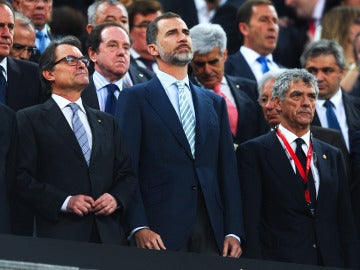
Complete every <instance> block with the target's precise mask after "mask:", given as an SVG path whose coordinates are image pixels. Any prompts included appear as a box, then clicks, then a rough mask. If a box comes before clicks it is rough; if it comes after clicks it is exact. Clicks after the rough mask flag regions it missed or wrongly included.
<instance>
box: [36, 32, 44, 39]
mask: <svg viewBox="0 0 360 270" xmlns="http://www.w3.org/2000/svg"><path fill="white" fill-rule="evenodd" d="M44 36H45V35H44V33H43V32H41V31H38V32H36V37H37V38H43V37H44Z"/></svg>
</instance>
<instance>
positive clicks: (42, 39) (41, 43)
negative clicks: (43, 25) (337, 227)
mask: <svg viewBox="0 0 360 270" xmlns="http://www.w3.org/2000/svg"><path fill="white" fill-rule="evenodd" d="M36 38H37V39H38V40H39V48H38V49H39V51H40V52H41V53H43V51H45V49H46V44H45V35H44V33H43V32H41V31H38V32H36Z"/></svg>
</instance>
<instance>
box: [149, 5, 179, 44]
mask: <svg viewBox="0 0 360 270" xmlns="http://www.w3.org/2000/svg"><path fill="white" fill-rule="evenodd" d="M172 18H179V19H181V17H180V15H178V14H176V13H173V12H166V13H164V14H162V15H160V16H159V17H156V18H155V19H154V20H153V21H152V22H151V23H150V24H149V26H148V28H147V29H146V43H147V44H148V45H149V44H154V43H155V42H156V36H157V34H158V33H159V28H158V22H159V21H161V20H164V19H172Z"/></svg>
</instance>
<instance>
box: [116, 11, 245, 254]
mask: <svg viewBox="0 0 360 270" xmlns="http://www.w3.org/2000/svg"><path fill="white" fill-rule="evenodd" d="M146 41H147V44H148V50H149V53H150V54H151V55H153V56H154V57H155V59H156V61H157V64H158V67H159V71H157V72H156V76H155V77H154V78H153V79H152V80H150V81H148V82H146V83H143V84H139V85H136V86H134V87H131V88H128V89H125V90H124V91H122V92H121V93H120V96H119V99H118V104H117V111H116V113H115V117H116V119H117V121H118V123H119V125H120V129H121V130H122V131H123V135H124V137H125V139H126V142H127V144H128V146H129V148H130V152H131V154H132V158H133V162H134V167H135V170H136V172H137V175H138V176H139V187H138V192H137V195H136V198H135V200H134V201H133V202H132V204H131V205H130V206H129V208H128V211H127V214H128V219H127V220H128V221H129V223H128V224H127V225H126V229H127V233H128V235H129V237H130V238H129V239H131V240H134V241H135V245H136V246H137V247H141V248H148V249H157V250H163V249H168V250H176V251H186V252H196V253H202V254H217V255H222V256H229V257H239V256H240V255H241V253H242V250H241V246H240V241H241V239H243V237H244V234H243V225H242V210H241V209H242V208H241V198H240V188H239V183H238V181H237V179H236V177H237V171H236V160H235V156H234V149H233V144H232V135H231V130H230V126H229V120H228V115H227V110H226V102H225V100H224V99H223V98H222V97H220V96H219V95H216V94H215V93H212V92H210V91H207V90H204V89H201V88H199V87H197V86H195V85H193V84H192V83H191V82H189V78H188V74H187V65H188V63H189V62H190V61H191V59H192V57H193V53H192V43H191V38H190V34H189V29H188V28H187V26H186V24H185V23H184V21H183V20H182V19H181V18H180V16H179V15H177V14H175V13H165V14H163V15H161V16H159V17H157V18H155V19H154V20H153V21H152V22H151V23H150V24H149V26H148V28H147V33H146Z"/></svg>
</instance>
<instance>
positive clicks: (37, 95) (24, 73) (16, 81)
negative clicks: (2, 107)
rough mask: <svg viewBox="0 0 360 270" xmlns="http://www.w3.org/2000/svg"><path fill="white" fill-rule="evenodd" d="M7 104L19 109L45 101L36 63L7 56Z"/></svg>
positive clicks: (16, 109)
mask: <svg viewBox="0 0 360 270" xmlns="http://www.w3.org/2000/svg"><path fill="white" fill-rule="evenodd" d="M7 79H8V80H7V81H8V87H7V91H6V105H7V106H9V107H10V108H11V109H13V110H15V111H18V110H20V109H23V108H26V107H30V106H33V105H36V104H40V103H42V102H44V101H45V93H44V91H43V90H42V89H41V85H40V77H39V67H38V65H37V64H36V63H33V62H30V61H23V60H18V59H13V58H10V57H8V58H7Z"/></svg>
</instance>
